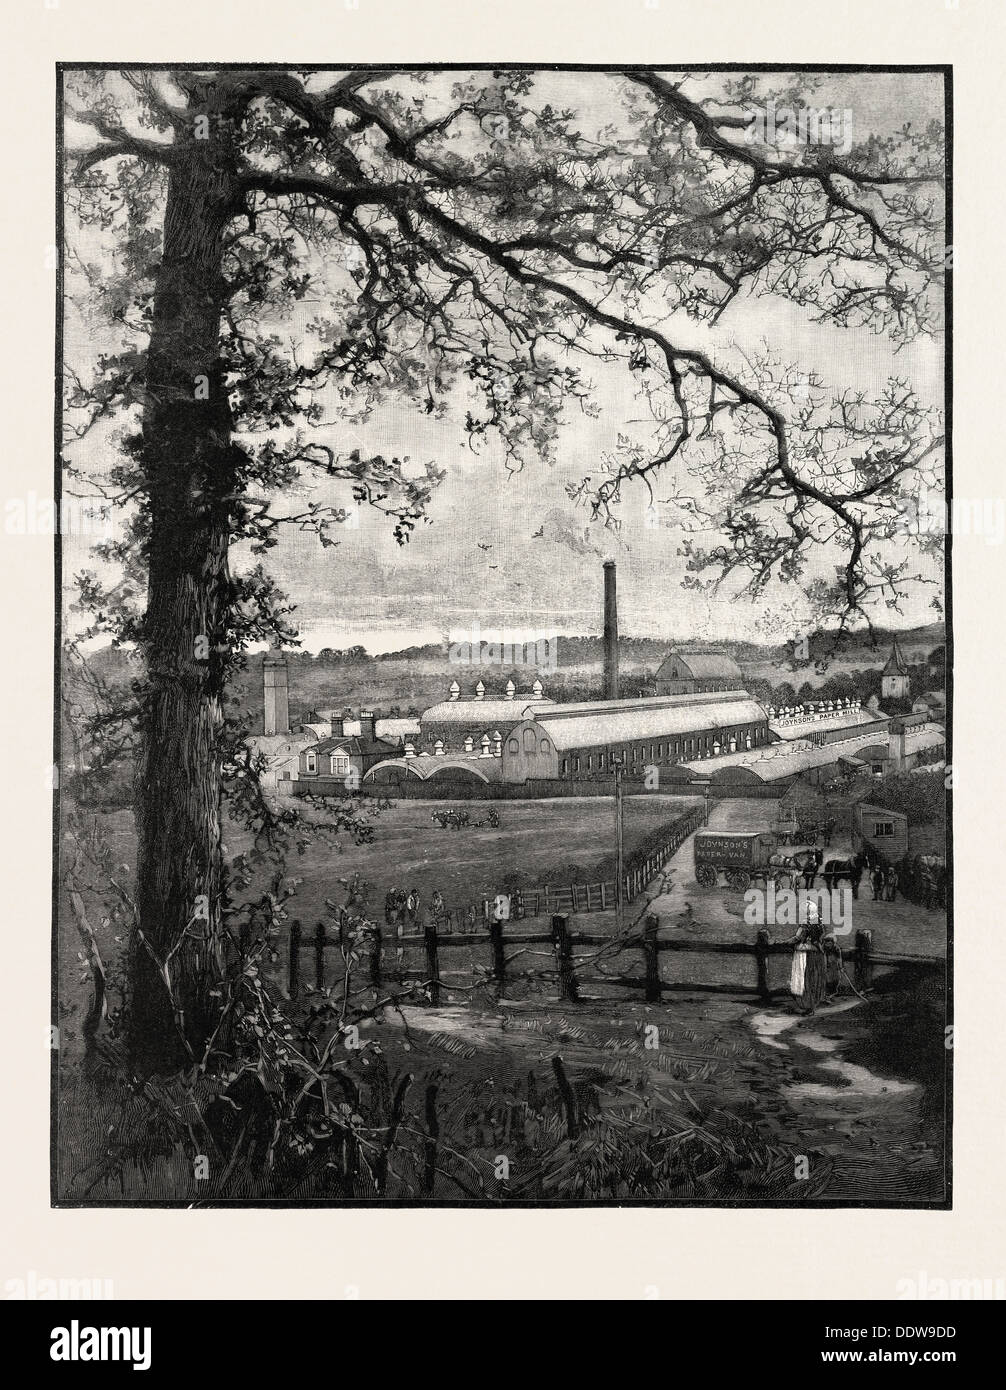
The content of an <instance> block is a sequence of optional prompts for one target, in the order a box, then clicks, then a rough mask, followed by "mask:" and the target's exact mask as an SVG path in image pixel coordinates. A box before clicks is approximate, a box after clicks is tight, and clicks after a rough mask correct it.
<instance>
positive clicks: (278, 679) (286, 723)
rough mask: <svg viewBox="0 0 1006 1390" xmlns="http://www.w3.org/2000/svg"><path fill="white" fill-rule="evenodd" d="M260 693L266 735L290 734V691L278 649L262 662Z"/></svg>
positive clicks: (283, 660)
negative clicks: (263, 708)
mask: <svg viewBox="0 0 1006 1390" xmlns="http://www.w3.org/2000/svg"><path fill="white" fill-rule="evenodd" d="M262 693H263V696H264V701H265V715H264V718H263V729H264V732H265V733H267V734H288V733H289V732H290V689H289V676H288V671H287V664H286V657H285V656H284V655H283V653H282V652H281V651H279V650H278V649H276V650H273V651H268V652H266V654H265V657H264V659H263V661H262Z"/></svg>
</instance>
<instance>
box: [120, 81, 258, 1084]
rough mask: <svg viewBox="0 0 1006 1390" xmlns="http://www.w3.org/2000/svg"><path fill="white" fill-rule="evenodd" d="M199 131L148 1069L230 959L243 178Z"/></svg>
mask: <svg viewBox="0 0 1006 1390" xmlns="http://www.w3.org/2000/svg"><path fill="white" fill-rule="evenodd" d="M196 101H197V97H196V96H195V95H194V94H193V96H192V97H191V100H190V109H191V106H192V105H194V104H195V102H196ZM202 109H203V110H205V106H204V107H203V108H202ZM204 128H205V127H204ZM197 131H198V126H194V128H193V131H192V132H188V133H186V132H180V133H178V135H177V137H176V146H175V148H176V151H177V155H178V158H177V161H176V163H175V164H174V165H173V167H172V169H171V171H170V174H169V185H168V193H167V202H166V210H165V226H164V247H163V259H162V263H161V267H160V269H159V272H158V276H157V280H156V286H155V295H154V304H153V319H152V324H151V335H150V345H149V357H148V365H147V373H146V393H147V394H146V403H145V408H144V414H143V425H142V439H141V442H140V446H139V447H140V452H141V457H142V463H143V467H144V472H145V474H146V476H147V480H148V488H149V492H148V498H149V525H150V534H149V555H148V560H149V581H148V596H147V611H146V617H145V620H144V626H143V647H144V656H145V662H146V674H147V681H148V693H147V697H146V701H145V707H144V712H143V718H142V727H141V740H142V741H141V749H142V752H141V757H140V761H139V765H138V777H137V796H136V806H137V811H136V823H137V837H138V857H137V902H136V906H137V913H138V928H137V930H136V932H135V936H134V940H133V942H132V946H131V950H130V958H129V981H128V991H127V1005H126V1038H127V1045H128V1047H129V1051H130V1056H131V1059H132V1061H133V1063H134V1065H135V1066H136V1067H137V1069H138V1070H140V1071H141V1072H151V1071H159V1070H169V1069H173V1068H175V1067H177V1066H178V1065H179V1064H184V1063H186V1062H188V1061H191V1060H193V1059H195V1058H199V1057H200V1056H201V1054H202V1051H203V1048H204V1046H205V1043H206V1041H207V1039H208V1038H209V1036H210V1035H211V1033H212V1031H213V1028H214V1026H215V1024H216V1021H217V1019H218V1017H219V1009H220V1001H219V991H218V990H216V988H215V987H216V986H217V985H218V984H219V981H220V978H221V974H222V970H223V964H224V960H223V928H222V923H221V890H222V867H223V864H222V846H221V775H220V759H221V754H220V747H219V739H220V730H221V726H222V718H223V716H222V697H223V684H224V680H225V669H226V667H225V660H224V651H225V647H226V642H227V638H228V629H229V622H228V615H229V612H230V604H231V585H230V578H229V572H228V542H229V531H230V526H229V517H230V514H231V502H230V500H229V498H230V497H231V496H232V495H233V489H234V483H235V468H234V458H235V455H234V450H233V445H232V442H231V418H230V411H229V407H228V403H227V400H226V396H225V394H224V390H223V379H222V370H221V364H220V318H221V312H222V307H223V303H224V299H225V293H226V292H225V287H224V283H223V277H222V260H223V236H224V230H225V228H226V225H227V223H228V221H229V219H230V217H231V216H232V215H233V213H234V211H235V208H234V188H235V183H234V175H233V159H232V154H231V151H230V149H229V147H228V145H227V143H226V142H225V141H222V140H221V139H220V138H218V137H217V136H216V132H213V138H208V139H199V138H197V137H196V132H197Z"/></svg>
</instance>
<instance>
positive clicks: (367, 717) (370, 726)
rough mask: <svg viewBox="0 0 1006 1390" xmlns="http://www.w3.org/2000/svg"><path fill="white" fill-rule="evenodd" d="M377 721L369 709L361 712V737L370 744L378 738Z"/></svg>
mask: <svg viewBox="0 0 1006 1390" xmlns="http://www.w3.org/2000/svg"><path fill="white" fill-rule="evenodd" d="M376 730H377V719H376V718H375V716H374V714H373V712H372V711H371V710H369V709H364V710H361V711H360V737H361V738H362V739H363V740H364V741H365V742H369V743H373V741H374V739H375V738H376V737H377V731H376Z"/></svg>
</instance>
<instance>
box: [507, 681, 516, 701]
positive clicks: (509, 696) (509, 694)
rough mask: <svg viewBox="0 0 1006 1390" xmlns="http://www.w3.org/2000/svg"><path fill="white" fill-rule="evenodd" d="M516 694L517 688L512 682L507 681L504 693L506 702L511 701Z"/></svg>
mask: <svg viewBox="0 0 1006 1390" xmlns="http://www.w3.org/2000/svg"><path fill="white" fill-rule="evenodd" d="M516 693H517V687H516V686H515V685H514V683H513V681H512V680H508V681H507V683H506V691H505V694H506V698H507V699H508V700H512V699H513V697H514V695H515V694H516Z"/></svg>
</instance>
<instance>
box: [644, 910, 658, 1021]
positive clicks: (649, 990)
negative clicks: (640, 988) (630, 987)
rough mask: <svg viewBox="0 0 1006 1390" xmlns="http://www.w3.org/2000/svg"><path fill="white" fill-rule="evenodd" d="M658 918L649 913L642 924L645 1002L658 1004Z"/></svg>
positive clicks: (653, 913) (654, 914)
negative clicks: (644, 958)
mask: <svg viewBox="0 0 1006 1390" xmlns="http://www.w3.org/2000/svg"><path fill="white" fill-rule="evenodd" d="M659 928H660V918H659V917H658V916H657V914H656V913H655V912H651V913H650V914H649V916H648V917H647V918H646V921H645V922H644V923H643V950H644V952H645V953H646V1002H647V1004H659V1003H660V954H659V952H658V950H657V931H658V930H659Z"/></svg>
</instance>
